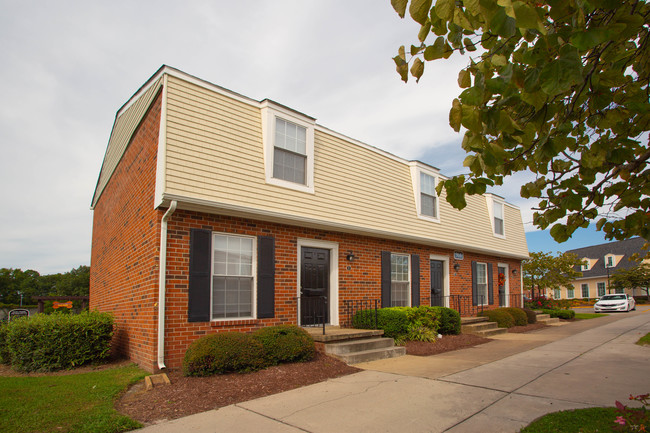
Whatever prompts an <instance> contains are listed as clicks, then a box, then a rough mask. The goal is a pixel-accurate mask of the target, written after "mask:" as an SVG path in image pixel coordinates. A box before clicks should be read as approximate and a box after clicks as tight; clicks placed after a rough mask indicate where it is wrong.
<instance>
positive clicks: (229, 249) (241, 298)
mask: <svg viewBox="0 0 650 433" xmlns="http://www.w3.org/2000/svg"><path fill="white" fill-rule="evenodd" d="M255 248H256V245H255V238H252V237H248V236H236V235H227V234H222V233H215V234H214V235H213V237H212V319H213V320H214V319H231V318H252V317H253V316H254V311H253V306H254V299H253V298H254V287H255V271H254V269H255V266H254V261H255V254H254V252H255Z"/></svg>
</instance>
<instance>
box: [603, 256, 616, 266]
mask: <svg viewBox="0 0 650 433" xmlns="http://www.w3.org/2000/svg"><path fill="white" fill-rule="evenodd" d="M614 266H615V265H614V256H613V255H611V254H608V255H606V256H605V267H606V268H613V267H614Z"/></svg>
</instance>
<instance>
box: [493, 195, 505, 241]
mask: <svg viewBox="0 0 650 433" xmlns="http://www.w3.org/2000/svg"><path fill="white" fill-rule="evenodd" d="M493 206H494V209H493V218H494V234H495V235H499V236H504V235H505V228H504V226H503V203H500V202H498V201H495V202H494V203H493Z"/></svg>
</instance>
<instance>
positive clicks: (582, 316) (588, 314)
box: [575, 313, 607, 320]
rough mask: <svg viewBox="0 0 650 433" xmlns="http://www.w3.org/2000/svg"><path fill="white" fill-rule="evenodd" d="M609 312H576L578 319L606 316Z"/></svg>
mask: <svg viewBox="0 0 650 433" xmlns="http://www.w3.org/2000/svg"><path fill="white" fill-rule="evenodd" d="M605 316H607V314H600V313H576V317H575V318H576V319H580V320H586V319H595V318H596V317H605Z"/></svg>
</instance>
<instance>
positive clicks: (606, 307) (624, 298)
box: [594, 293, 636, 313]
mask: <svg viewBox="0 0 650 433" xmlns="http://www.w3.org/2000/svg"><path fill="white" fill-rule="evenodd" d="M630 310H636V302H635V301H634V298H633V297H632V296H629V295H626V294H624V293H617V294H612V295H603V296H602V297H601V298H600V299H598V300H597V301H596V303H595V304H594V313H600V312H604V311H630Z"/></svg>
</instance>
